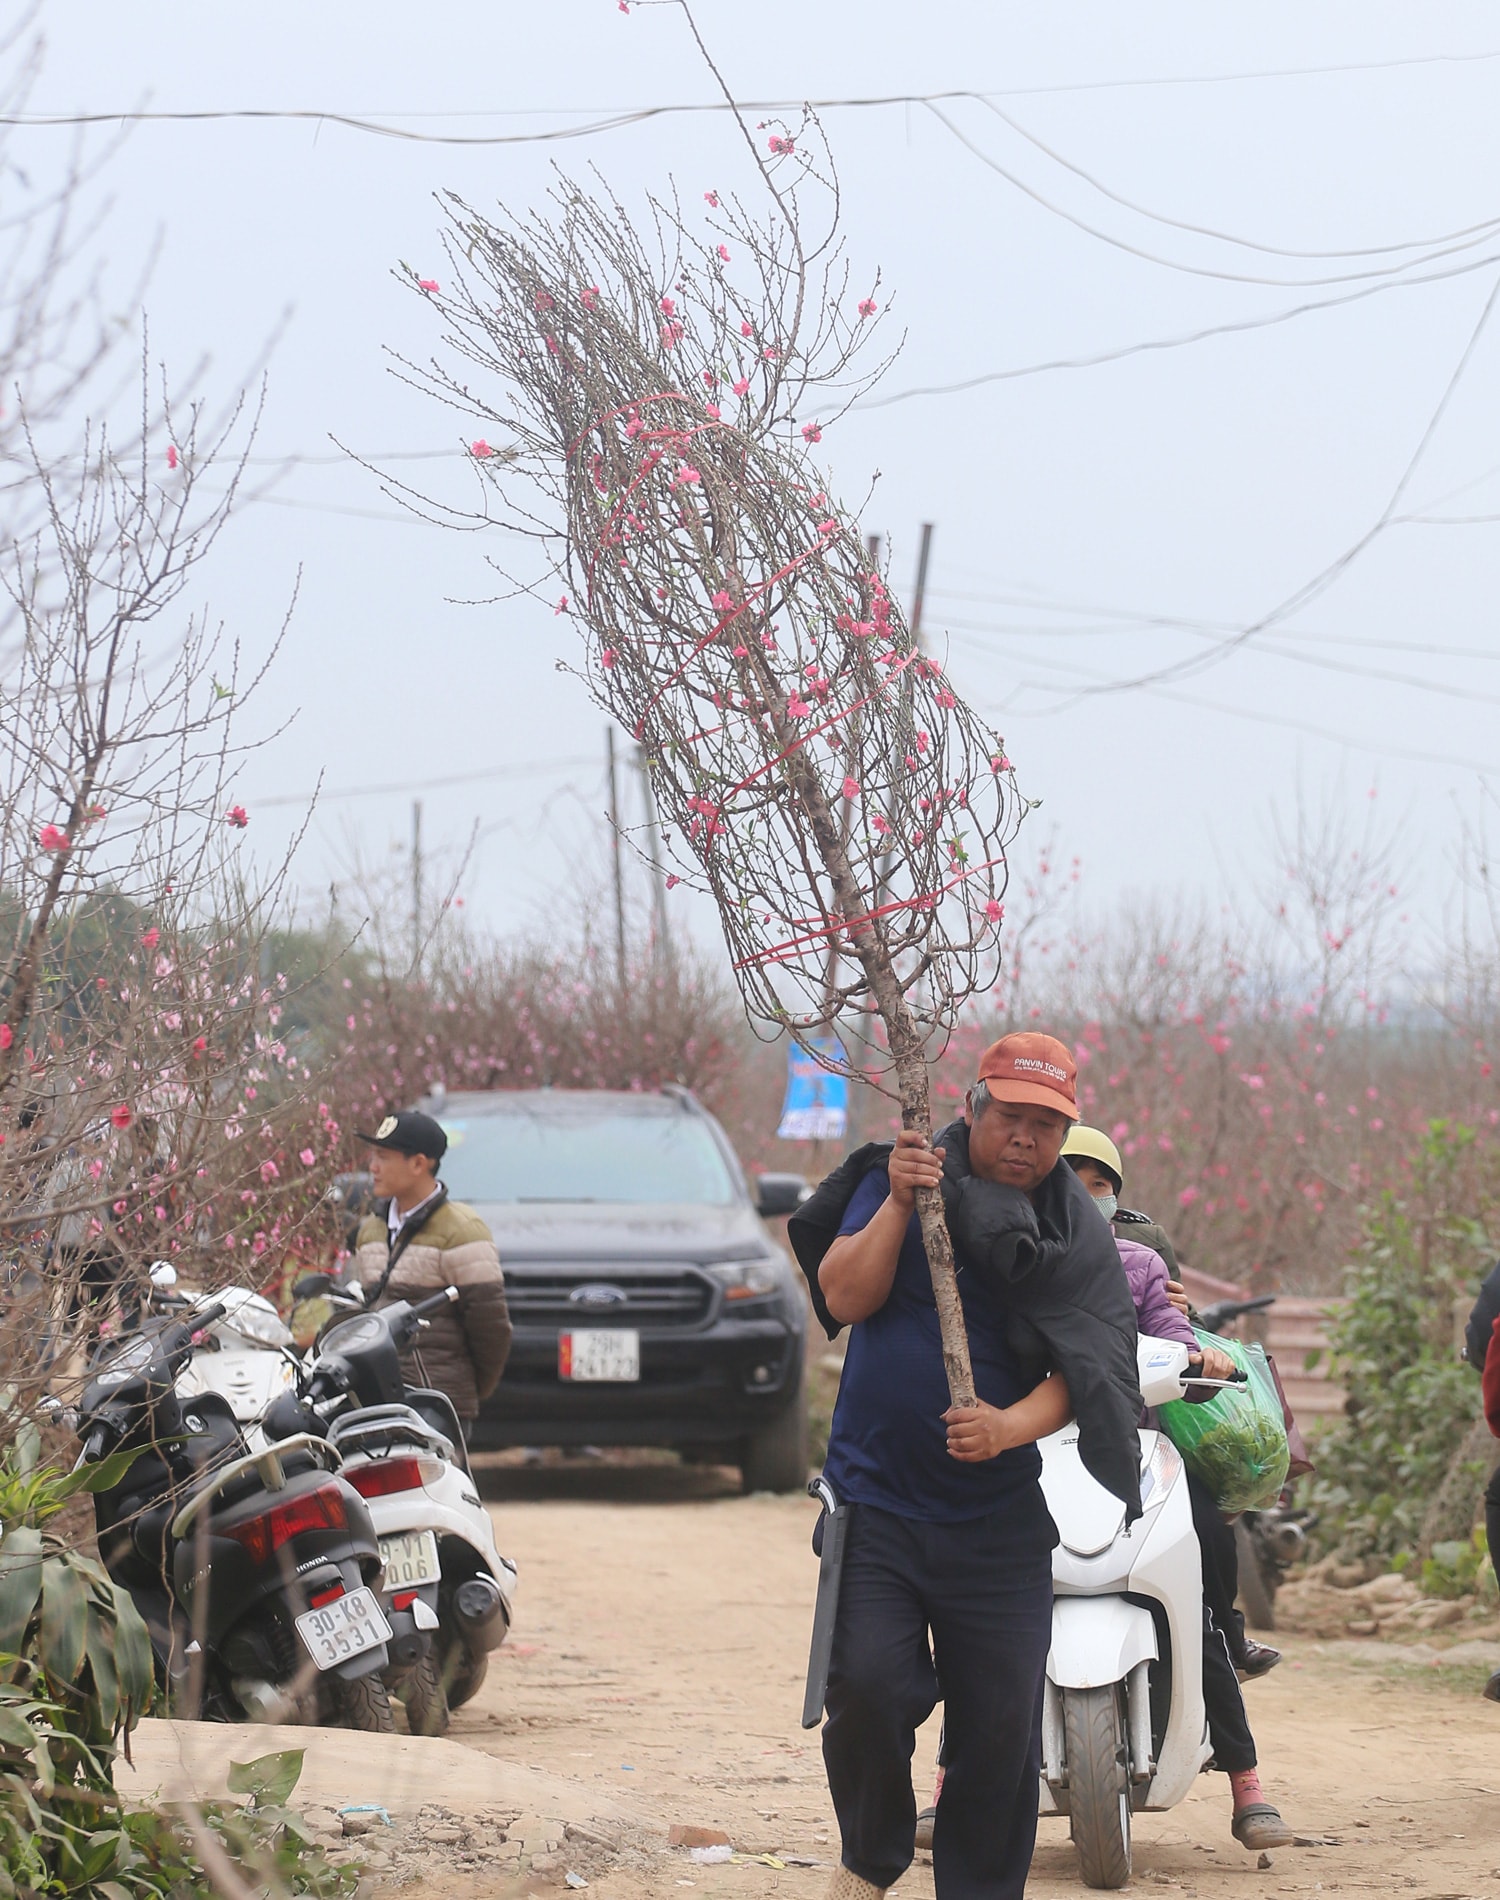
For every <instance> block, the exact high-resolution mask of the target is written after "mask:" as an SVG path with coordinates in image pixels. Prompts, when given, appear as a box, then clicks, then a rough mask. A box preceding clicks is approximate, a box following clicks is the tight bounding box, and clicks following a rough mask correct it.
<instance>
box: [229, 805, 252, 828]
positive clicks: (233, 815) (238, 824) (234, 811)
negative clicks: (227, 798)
mask: <svg viewBox="0 0 1500 1900" xmlns="http://www.w3.org/2000/svg"><path fill="white" fill-rule="evenodd" d="M224 822H225V824H226V825H232V826H233V827H234V829H235V830H236V831H243V830H244V829H245V827H246V825H248V824H249V822H250V814H249V812H247V811H246V810H245V807H244V806H243V805H231V806H230V807H229V810H228V811H226V812H225V814H224Z"/></svg>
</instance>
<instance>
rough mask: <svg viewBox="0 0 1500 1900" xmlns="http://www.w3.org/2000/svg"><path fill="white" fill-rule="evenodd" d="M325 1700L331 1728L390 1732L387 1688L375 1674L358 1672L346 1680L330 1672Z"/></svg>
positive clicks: (393, 1723) (393, 1728) (392, 1723)
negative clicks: (357, 1675)
mask: <svg viewBox="0 0 1500 1900" xmlns="http://www.w3.org/2000/svg"><path fill="white" fill-rule="evenodd" d="M328 1702H329V1707H330V1710H331V1712H332V1716H333V1726H334V1727H335V1728H357V1729H364V1730H365V1731H366V1732H367V1733H368V1734H371V1735H394V1734H395V1733H396V1718H395V1716H394V1715H393V1714H392V1713H391V1698H390V1692H389V1690H388V1689H387V1688H386V1686H385V1684H384V1683H383V1682H382V1681H381V1679H380V1677H379V1676H359V1677H357V1678H356V1680H355V1681H353V1682H346V1681H345V1679H344V1678H343V1677H342V1676H334V1677H333V1678H332V1680H331V1681H330V1682H329V1684H328Z"/></svg>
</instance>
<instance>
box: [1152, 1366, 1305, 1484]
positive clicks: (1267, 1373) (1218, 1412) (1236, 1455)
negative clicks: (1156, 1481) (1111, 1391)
mask: <svg viewBox="0 0 1500 1900" xmlns="http://www.w3.org/2000/svg"><path fill="white" fill-rule="evenodd" d="M1194 1330H1195V1331H1197V1333H1198V1343H1199V1344H1200V1345H1202V1346H1217V1347H1218V1349H1219V1351H1220V1352H1225V1353H1228V1355H1229V1357H1230V1358H1231V1359H1232V1360H1233V1361H1234V1363H1235V1365H1236V1366H1238V1367H1239V1369H1240V1371H1241V1372H1243V1373H1244V1374H1245V1375H1246V1380H1247V1383H1246V1384H1244V1385H1242V1386H1227V1387H1225V1389H1224V1390H1223V1391H1220V1392H1215V1393H1214V1395H1213V1397H1212V1398H1211V1399H1205V1400H1204V1401H1203V1403H1202V1404H1201V1405H1193V1404H1190V1403H1189V1402H1188V1401H1187V1400H1186V1399H1173V1400H1172V1401H1171V1402H1170V1403H1169V1404H1167V1405H1163V1406H1162V1407H1161V1409H1160V1412H1159V1414H1158V1416H1159V1418H1160V1421H1161V1429H1162V1430H1163V1431H1164V1432H1165V1433H1166V1434H1167V1437H1168V1438H1170V1439H1171V1441H1172V1443H1173V1444H1174V1445H1175V1446H1176V1447H1177V1449H1178V1450H1179V1451H1180V1452H1181V1453H1182V1461H1183V1463H1184V1464H1185V1465H1186V1466H1187V1468H1188V1470H1189V1471H1191V1472H1192V1473H1193V1475H1194V1477H1196V1478H1201V1479H1202V1481H1203V1482H1204V1484H1206V1485H1207V1486H1208V1488H1209V1490H1210V1491H1211V1492H1212V1493H1213V1498H1214V1503H1215V1504H1217V1505H1218V1507H1219V1509H1220V1510H1221V1511H1231V1512H1232V1511H1264V1510H1267V1509H1269V1507H1270V1506H1271V1505H1273V1504H1274V1503H1275V1502H1276V1500H1277V1498H1278V1497H1279V1496H1280V1495H1281V1488H1282V1486H1283V1485H1284V1484H1285V1483H1286V1474H1287V1466H1288V1464H1289V1463H1290V1461H1291V1460H1290V1453H1289V1452H1288V1449H1287V1442H1286V1425H1285V1422H1284V1421H1283V1418H1282V1412H1281V1399H1280V1397H1279V1395H1278V1393H1277V1391H1276V1381H1275V1380H1274V1379H1273V1378H1272V1377H1271V1368H1270V1366H1269V1365H1268V1364H1267V1363H1266V1355H1265V1352H1264V1350H1263V1348H1262V1347H1260V1346H1254V1345H1247V1344H1246V1343H1245V1341H1244V1340H1242V1339H1220V1338H1219V1337H1218V1336H1217V1335H1216V1334H1214V1333H1205V1332H1203V1331H1202V1330H1201V1329H1198V1328H1195V1329H1194Z"/></svg>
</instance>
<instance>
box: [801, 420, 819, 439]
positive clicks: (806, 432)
mask: <svg viewBox="0 0 1500 1900" xmlns="http://www.w3.org/2000/svg"><path fill="white" fill-rule="evenodd" d="M802 440H803V441H804V442H821V441H822V440H823V431H822V429H821V428H819V426H818V424H817V423H816V422H804V423H803V425H802Z"/></svg>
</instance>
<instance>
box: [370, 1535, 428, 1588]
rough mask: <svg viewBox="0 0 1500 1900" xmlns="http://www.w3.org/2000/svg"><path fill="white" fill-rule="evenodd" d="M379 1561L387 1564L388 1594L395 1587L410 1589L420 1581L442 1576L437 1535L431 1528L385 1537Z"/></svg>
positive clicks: (386, 1583) (423, 1581)
mask: <svg viewBox="0 0 1500 1900" xmlns="http://www.w3.org/2000/svg"><path fill="white" fill-rule="evenodd" d="M380 1561H381V1562H382V1563H383V1564H384V1565H385V1588H386V1593H387V1595H389V1593H390V1592H391V1591H392V1590H409V1589H410V1588H411V1587H412V1585H413V1584H417V1583H436V1582H437V1581H438V1579H439V1578H440V1577H441V1576H442V1571H441V1570H440V1569H439V1568H438V1548H437V1537H436V1535H435V1533H434V1532H432V1531H408V1532H406V1533H405V1534H404V1535H403V1536H400V1537H382V1538H381V1540H380Z"/></svg>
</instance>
